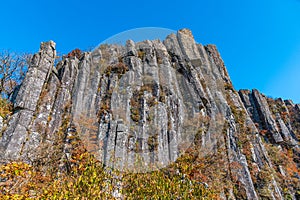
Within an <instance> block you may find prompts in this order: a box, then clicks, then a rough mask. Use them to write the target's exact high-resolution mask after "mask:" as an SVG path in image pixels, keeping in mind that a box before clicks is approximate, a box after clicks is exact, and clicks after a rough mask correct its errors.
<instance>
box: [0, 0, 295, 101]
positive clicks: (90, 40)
mask: <svg viewBox="0 0 300 200" xmlns="http://www.w3.org/2000/svg"><path fill="white" fill-rule="evenodd" d="M0 18H1V24H0V25H1V29H0V30H1V31H0V50H1V49H10V50H11V51H17V52H35V51H37V50H38V48H39V43H40V42H41V41H47V40H50V39H51V40H54V41H55V42H56V43H57V49H58V51H59V52H61V53H67V52H69V51H70V50H72V49H74V48H77V47H78V48H81V49H89V48H91V47H95V46H97V45H98V44H99V43H100V42H101V41H103V40H105V39H107V38H109V37H111V36H112V35H114V34H117V33H119V32H122V31H125V30H128V29H133V28H138V27H164V28H168V29H173V30H178V29H181V28H184V27H186V28H190V29H191V30H192V31H193V34H194V36H195V39H196V40H197V42H199V43H202V44H211V43H212V44H216V45H217V47H218V49H219V51H220V52H221V55H222V57H223V59H224V61H225V64H226V66H227V68H228V70H229V73H230V76H231V78H232V80H233V83H234V86H235V87H236V88H237V89H241V88H249V89H251V88H257V89H259V90H260V91H262V92H263V93H265V94H266V95H269V96H273V97H284V98H291V99H293V100H294V101H295V102H298V103H300V0H251V1H250V0H248V1H246V0H245V1H244V0H226V1H224V0H206V1H202V0H198V1H196V0H194V1H191V0H183V1H178V0H172V1H162V0H160V1H158V0H151V1H143V0H138V1H136V0H131V1H124V0H122V1H110V2H108V1H100V0H85V1H79V0H72V1H64V0H60V1H57V0H51V1H41V0H39V1H38V0H26V1H25V0H18V1H16V0H15V1H14V0H10V1H2V2H1V11H0Z"/></svg>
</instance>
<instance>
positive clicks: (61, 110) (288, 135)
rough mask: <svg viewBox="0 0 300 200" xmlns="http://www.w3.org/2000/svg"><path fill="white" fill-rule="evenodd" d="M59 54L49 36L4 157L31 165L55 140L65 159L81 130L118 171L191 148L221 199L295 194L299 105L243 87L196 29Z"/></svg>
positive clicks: (160, 162) (18, 100)
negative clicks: (235, 84) (196, 37)
mask: <svg viewBox="0 0 300 200" xmlns="http://www.w3.org/2000/svg"><path fill="white" fill-rule="evenodd" d="M55 58H56V49H55V43H54V42H52V41H50V42H46V43H42V44H41V48H40V51H39V52H38V53H36V54H35V55H34V56H33V58H32V60H31V63H30V66H29V69H28V72H27V74H26V78H25V79H24V81H23V83H22V85H21V87H20V89H19V90H18V92H17V93H16V97H15V98H14V99H13V100H14V108H15V109H14V112H13V114H12V116H10V117H9V118H8V119H7V120H5V122H4V123H3V124H4V125H3V127H5V128H3V130H2V135H1V138H0V160H1V162H6V161H7V160H24V161H26V162H29V163H30V162H33V161H34V160H36V159H38V158H39V156H40V155H41V153H43V152H44V150H45V148H44V147H45V146H47V147H49V148H48V150H52V149H53V148H52V147H53V145H54V144H58V143H59V144H63V145H62V146H61V148H57V149H56V152H51V154H53V155H56V156H58V157H59V156H67V157H68V156H69V155H70V154H71V152H72V148H73V147H72V141H71V139H69V138H72V134H73V133H74V132H76V131H77V132H78V133H80V134H79V135H80V136H81V140H82V141H83V144H85V147H86V149H87V150H88V151H90V152H92V153H93V154H94V155H95V157H96V158H98V159H99V160H100V161H101V162H102V163H104V164H105V165H107V166H111V167H115V168H118V169H120V170H132V169H134V170H136V171H138V172H145V171H147V170H151V169H152V168H151V167H152V166H156V167H157V166H160V167H166V166H168V165H169V164H170V163H172V162H174V161H176V160H177V158H178V157H180V156H182V155H184V153H186V150H188V149H189V148H190V147H194V148H196V149H197V151H198V153H199V155H201V156H202V157H203V159H204V158H206V159H207V158H214V159H215V163H217V165H213V166H210V167H209V169H210V170H212V171H213V173H208V174H206V176H207V180H208V182H209V183H208V184H210V185H214V181H216V180H218V181H219V180H220V183H218V184H220V185H221V186H222V187H221V186H220V187H221V189H220V191H221V192H220V193H221V194H220V196H222V198H223V199H260V198H265V197H266V196H267V197H268V198H270V199H284V198H285V196H286V195H287V194H289V195H290V196H291V197H292V198H293V199H296V198H297V191H299V187H298V185H297V182H299V173H298V171H297V170H295V169H299V162H298V161H299V155H300V151H299V138H300V125H299V124H300V108H299V105H294V104H293V103H292V102H290V101H282V100H280V99H278V100H274V99H271V98H267V97H266V96H264V95H263V94H261V93H260V92H259V91H258V90H252V91H250V90H241V91H239V92H237V91H236V90H235V89H234V87H233V85H232V83H231V80H230V77H229V75H228V72H227V69H226V67H225V64H224V61H223V60H222V58H221V56H220V53H219V52H218V50H217V48H216V46H215V45H207V46H203V45H201V44H197V43H196V42H195V40H194V37H193V35H192V33H191V31H190V30H188V29H182V30H180V31H178V33H177V35H176V34H171V35H169V36H167V37H166V39H165V40H164V41H163V42H160V41H158V40H155V41H143V42H138V43H135V42H133V41H131V40H128V41H127V43H126V45H125V46H120V45H101V46H100V47H99V48H97V49H95V50H94V51H93V52H86V53H83V52H81V51H79V50H76V51H73V52H71V53H70V54H68V56H65V57H63V59H62V61H60V62H59V63H58V64H57V65H56V66H54V63H55V62H54V61H55ZM41 147H43V148H41ZM46 152H47V151H46ZM287 152H288V153H287ZM280 156H285V158H286V159H281V158H280ZM140 161H142V162H140ZM204 162H205V160H204ZM136 163H138V164H140V165H139V166H136ZM290 169H293V170H294V171H291V170H290ZM271 172H272V173H271ZM220 177H221V178H220ZM280 177H284V180H286V181H287V182H289V183H293V184H289V185H286V184H285V183H286V182H285V181H282V178H280Z"/></svg>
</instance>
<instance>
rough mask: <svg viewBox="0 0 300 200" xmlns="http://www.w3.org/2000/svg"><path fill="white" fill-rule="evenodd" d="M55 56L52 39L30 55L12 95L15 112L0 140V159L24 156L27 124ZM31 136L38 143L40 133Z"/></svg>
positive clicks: (32, 114) (32, 116) (30, 119)
mask: <svg viewBox="0 0 300 200" xmlns="http://www.w3.org/2000/svg"><path fill="white" fill-rule="evenodd" d="M55 57H56V50H55V43H54V42H53V41H50V42H46V43H42V44H41V46H40V51H39V52H38V53H37V54H35V55H34V56H33V58H32V60H31V63H30V65H29V69H28V72H27V74H26V77H25V79H24V81H23V83H22V85H21V87H20V89H19V91H18V93H17V95H16V97H15V99H13V101H14V114H13V115H12V117H11V119H10V120H9V124H8V128H7V129H6V130H5V131H4V133H3V135H2V138H1V140H0V156H1V157H2V158H1V160H7V159H8V160H9V159H14V160H16V159H18V158H22V157H24V156H26V155H25V154H26V152H24V148H23V147H24V145H25V143H26V141H27V138H28V137H29V135H30V134H31V133H30V130H29V125H30V123H31V122H32V120H33V119H34V113H35V111H36V109H37V108H38V102H39V99H40V95H41V92H42V89H43V87H44V84H45V83H46V82H47V79H48V77H49V73H50V72H51V70H52V68H53V64H54V60H55ZM31 137H32V136H31ZM34 140H35V141H36V142H37V143H38V142H39V140H40V136H39V135H35V136H34Z"/></svg>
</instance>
